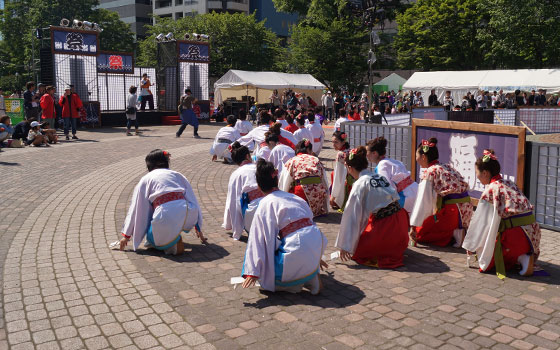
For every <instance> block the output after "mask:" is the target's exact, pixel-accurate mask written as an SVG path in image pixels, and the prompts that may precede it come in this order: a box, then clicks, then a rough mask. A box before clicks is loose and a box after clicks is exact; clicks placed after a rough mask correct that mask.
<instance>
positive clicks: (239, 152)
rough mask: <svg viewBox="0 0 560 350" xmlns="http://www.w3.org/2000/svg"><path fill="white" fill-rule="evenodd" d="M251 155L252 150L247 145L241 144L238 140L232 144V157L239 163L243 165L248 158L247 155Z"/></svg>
mask: <svg viewBox="0 0 560 350" xmlns="http://www.w3.org/2000/svg"><path fill="white" fill-rule="evenodd" d="M248 155H251V151H249V148H247V147H246V146H241V144H240V143H239V142H237V141H235V142H234V143H232V145H231V159H232V160H233V161H234V162H235V164H237V165H241V163H243V162H244V161H245V160H246V159H247V156H248Z"/></svg>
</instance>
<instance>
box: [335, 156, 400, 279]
mask: <svg viewBox="0 0 560 350" xmlns="http://www.w3.org/2000/svg"><path fill="white" fill-rule="evenodd" d="M366 154H367V151H366V148H365V147H363V146H360V147H358V148H357V149H356V148H355V149H353V150H351V151H350V152H349V153H348V156H347V157H346V160H345V163H346V168H347V170H348V174H350V175H351V176H352V177H353V178H354V179H356V181H355V182H354V184H353V185H352V190H351V191H350V195H349V196H348V201H347V202H346V207H345V208H344V214H342V220H341V222H340V230H339V232H338V237H337V238H336V243H335V246H336V247H337V248H339V249H340V258H341V260H342V261H346V260H348V259H352V260H354V261H356V262H357V263H359V264H362V265H367V266H373V267H381V268H396V267H399V266H403V256H404V251H405V250H406V247H407V246H408V213H407V212H406V210H404V209H402V208H401V206H400V205H399V195H398V193H397V191H396V190H395V189H394V188H393V187H391V185H390V184H389V181H388V180H387V179H386V178H384V177H383V176H380V175H378V174H374V173H373V172H372V171H370V170H369V169H368V160H367V155H366Z"/></svg>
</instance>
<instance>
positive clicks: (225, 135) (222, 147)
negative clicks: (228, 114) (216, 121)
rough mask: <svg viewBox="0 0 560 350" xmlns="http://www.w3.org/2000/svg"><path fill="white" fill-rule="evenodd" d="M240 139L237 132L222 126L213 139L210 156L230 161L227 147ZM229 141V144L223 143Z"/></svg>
mask: <svg viewBox="0 0 560 350" xmlns="http://www.w3.org/2000/svg"><path fill="white" fill-rule="evenodd" d="M240 137H241V134H239V131H237V129H235V128H233V127H231V126H224V127H223V128H221V129H220V130H218V133H217V134H216V137H215V138H214V143H213V144H212V147H210V154H211V155H216V156H218V157H219V158H228V159H231V152H230V151H229V148H228V146H229V145H231V144H232V143H234V142H235V140H237V139H238V138H240ZM226 140H228V141H230V142H229V143H227V142H224V141H226Z"/></svg>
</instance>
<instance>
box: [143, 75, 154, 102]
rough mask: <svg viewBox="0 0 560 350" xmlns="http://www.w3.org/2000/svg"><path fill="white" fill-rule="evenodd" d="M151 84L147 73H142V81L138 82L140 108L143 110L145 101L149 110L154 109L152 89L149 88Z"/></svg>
mask: <svg viewBox="0 0 560 350" xmlns="http://www.w3.org/2000/svg"><path fill="white" fill-rule="evenodd" d="M153 85H154V84H152V82H151V81H150V77H148V74H147V73H144V74H142V81H141V82H140V88H141V91H140V99H141V100H140V109H141V110H143V111H144V110H146V102H148V104H149V106H150V110H153V109H154V95H152V91H151V90H150V86H153Z"/></svg>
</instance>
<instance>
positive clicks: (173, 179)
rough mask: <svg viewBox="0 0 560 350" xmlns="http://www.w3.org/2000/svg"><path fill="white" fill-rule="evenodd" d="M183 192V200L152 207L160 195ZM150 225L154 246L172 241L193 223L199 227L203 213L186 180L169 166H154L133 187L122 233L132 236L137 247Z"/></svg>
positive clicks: (190, 227)
mask: <svg viewBox="0 0 560 350" xmlns="http://www.w3.org/2000/svg"><path fill="white" fill-rule="evenodd" d="M171 192H182V193H183V195H184V196H185V199H184V200H183V199H180V200H175V201H171V202H167V203H164V204H162V205H160V206H158V207H157V208H156V210H154V209H153V207H152V203H153V202H154V201H155V200H156V199H157V198H158V197H159V196H161V195H163V194H166V193H171ZM150 225H151V226H152V232H153V236H154V237H153V238H154V241H155V244H156V246H165V244H166V243H169V242H172V241H173V240H174V239H175V238H177V236H178V235H180V234H181V232H182V231H189V230H191V229H192V228H193V227H194V226H195V225H198V226H199V228H201V229H202V212H201V211H200V207H199V205H198V201H197V200H196V196H195V195H194V192H193V190H192V187H191V185H190V183H189V181H188V180H187V179H186V178H185V177H184V176H183V175H182V174H181V173H178V172H176V171H173V170H170V169H155V170H152V171H150V172H149V173H148V174H146V175H144V176H143V177H142V178H141V179H140V182H139V183H138V184H137V185H136V188H134V193H133V194H132V200H131V203H130V208H129V209H128V214H127V216H126V219H125V221H124V226H123V229H122V233H124V234H125V235H126V236H132V242H133V247H134V250H136V249H137V248H138V247H139V246H140V243H142V240H143V239H144V236H146V233H147V231H148V227H149V226H150Z"/></svg>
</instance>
